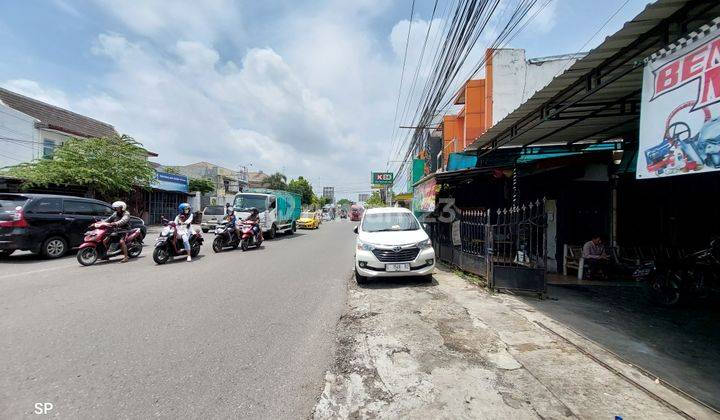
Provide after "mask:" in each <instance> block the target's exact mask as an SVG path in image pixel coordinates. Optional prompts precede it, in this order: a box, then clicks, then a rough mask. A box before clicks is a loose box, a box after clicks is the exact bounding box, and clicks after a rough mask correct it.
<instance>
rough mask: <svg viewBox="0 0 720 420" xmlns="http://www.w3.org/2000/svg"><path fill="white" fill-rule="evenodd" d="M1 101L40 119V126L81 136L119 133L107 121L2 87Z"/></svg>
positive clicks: (110, 135) (114, 134) (0, 91)
mask: <svg viewBox="0 0 720 420" xmlns="http://www.w3.org/2000/svg"><path fill="white" fill-rule="evenodd" d="M0 101H2V102H3V103H4V104H5V105H7V106H9V107H10V108H12V109H14V110H16V111H20V112H22V113H23V114H26V115H29V116H31V117H33V118H35V119H37V120H39V121H40V123H39V124H38V126H39V127H40V128H48V129H51V130H57V131H62V132H65V133H68V134H72V135H76V136H81V137H112V136H116V135H117V134H118V133H117V132H116V131H115V128H114V127H113V126H112V125H110V124H107V123H104V122H102V121H98V120H96V119H93V118H90V117H86V116H84V115H80V114H77V113H75V112H72V111H68V110H67V109H63V108H59V107H56V106H53V105H50V104H46V103H45V102H41V101H38V100H37V99H32V98H28V97H27V96H23V95H20V94H18V93H15V92H11V91H9V90H6V89H3V88H0Z"/></svg>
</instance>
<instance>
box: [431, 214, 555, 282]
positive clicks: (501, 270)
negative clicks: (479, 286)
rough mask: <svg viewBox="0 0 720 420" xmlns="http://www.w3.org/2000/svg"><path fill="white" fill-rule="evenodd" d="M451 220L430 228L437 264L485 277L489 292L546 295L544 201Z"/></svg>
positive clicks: (459, 216) (458, 215)
mask: <svg viewBox="0 0 720 420" xmlns="http://www.w3.org/2000/svg"><path fill="white" fill-rule="evenodd" d="M455 214H456V216H457V219H456V220H454V221H451V222H445V223H443V222H440V221H435V222H434V223H431V224H430V225H429V232H430V235H431V237H432V238H433V243H434V244H435V250H436V253H437V255H438V259H440V260H441V261H444V262H446V263H449V264H453V265H456V266H458V267H459V268H461V269H463V270H465V271H468V272H472V273H475V274H478V275H480V276H483V277H485V278H486V279H487V281H488V285H489V287H491V288H493V289H508V290H524V291H531V292H536V293H539V294H541V295H544V294H545V291H546V283H545V272H546V267H547V217H546V211H545V201H544V200H542V201H541V200H537V201H534V202H529V203H525V204H522V205H518V206H513V207H508V208H504V209H458V210H457V211H456V212H455ZM454 224H457V226H456V227H455V228H456V229H457V231H456V235H455V237H454V238H453V225H454ZM458 233H459V235H458ZM457 236H459V238H458V237H457ZM453 239H454V240H453Z"/></svg>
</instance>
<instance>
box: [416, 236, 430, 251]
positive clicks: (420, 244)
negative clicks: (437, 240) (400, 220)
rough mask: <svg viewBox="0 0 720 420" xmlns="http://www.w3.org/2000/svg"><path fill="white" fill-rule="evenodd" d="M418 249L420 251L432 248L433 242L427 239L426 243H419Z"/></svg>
mask: <svg viewBox="0 0 720 420" xmlns="http://www.w3.org/2000/svg"><path fill="white" fill-rule="evenodd" d="M417 247H418V248H420V249H427V248H432V242H431V241H430V239H429V238H428V239H425V240H424V241H420V242H418V243H417Z"/></svg>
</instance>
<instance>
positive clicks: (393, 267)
mask: <svg viewBox="0 0 720 420" xmlns="http://www.w3.org/2000/svg"><path fill="white" fill-rule="evenodd" d="M385 271H410V264H409V263H405V264H385Z"/></svg>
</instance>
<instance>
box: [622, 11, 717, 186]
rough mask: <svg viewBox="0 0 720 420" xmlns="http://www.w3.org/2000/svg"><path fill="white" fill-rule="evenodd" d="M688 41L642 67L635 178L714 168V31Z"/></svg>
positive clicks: (715, 87)
mask: <svg viewBox="0 0 720 420" xmlns="http://www.w3.org/2000/svg"><path fill="white" fill-rule="evenodd" d="M688 38H689V40H685V41H682V42H678V43H676V44H677V45H678V47H676V48H673V49H671V50H669V51H668V52H667V53H664V54H657V55H656V56H653V57H650V59H648V61H647V63H646V64H645V69H644V73H643V89H642V107H641V112H640V141H639V152H640V153H639V155H638V159H637V175H636V176H637V178H638V179H652V178H659V177H668V176H673V175H686V174H692V173H702V172H712V171H718V170H720V30H718V28H717V25H715V26H713V27H710V28H708V29H707V30H705V31H703V33H702V34H701V35H699V36H689V37H688Z"/></svg>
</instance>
